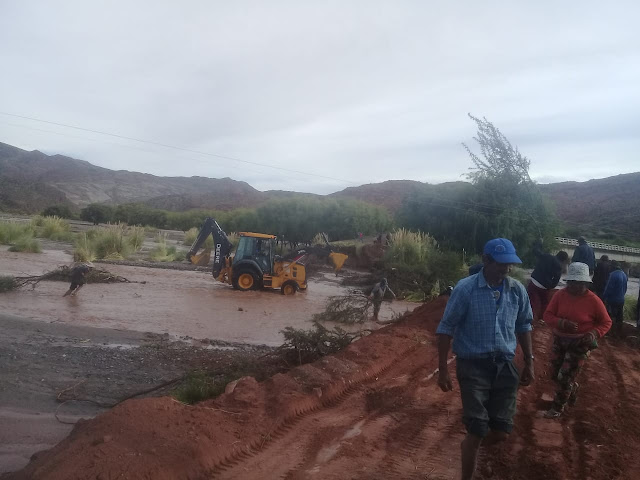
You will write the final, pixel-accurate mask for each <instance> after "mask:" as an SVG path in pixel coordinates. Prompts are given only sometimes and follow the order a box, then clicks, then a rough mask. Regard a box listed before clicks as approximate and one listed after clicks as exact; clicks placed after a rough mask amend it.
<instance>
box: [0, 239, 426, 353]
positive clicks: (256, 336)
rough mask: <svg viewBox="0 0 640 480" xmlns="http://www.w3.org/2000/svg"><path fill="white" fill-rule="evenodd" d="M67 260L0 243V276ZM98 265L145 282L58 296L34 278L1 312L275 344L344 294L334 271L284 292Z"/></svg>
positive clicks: (387, 316)
mask: <svg viewBox="0 0 640 480" xmlns="http://www.w3.org/2000/svg"><path fill="white" fill-rule="evenodd" d="M71 262H72V258H71V256H70V255H68V254H67V253H65V252H63V251H61V250H45V251H44V252H43V253H41V254H26V253H12V252H9V251H7V250H6V249H3V250H2V251H0V274H4V275H15V276H20V275H39V274H42V273H44V272H47V271H50V270H53V269H54V268H56V267H57V266H59V265H62V264H69V263H71ZM103 267H104V268H105V269H107V270H109V271H110V272H112V273H114V274H117V275H121V276H123V277H126V278H127V279H129V280H131V281H136V282H146V283H144V284H142V283H130V284H127V283H117V284H89V285H86V286H85V287H84V288H83V289H82V291H81V292H80V293H79V294H78V296H77V297H65V298H63V297H62V295H63V294H64V292H65V291H66V289H67V288H68V285H67V284H66V283H64V282H52V281H46V282H40V283H39V284H38V285H37V286H36V288H35V289H31V288H22V289H20V290H18V291H15V292H10V293H5V294H2V295H0V310H1V311H3V312H4V313H7V314H12V315H17V316H20V317H25V318H30V319H34V320H40V321H43V322H60V323H65V324H72V325H85V326H93V327H103V328H113V329H123V330H135V331H141V332H153V333H167V334H169V335H175V336H181V337H182V336H190V337H193V338H198V339H205V338H208V339H217V340H224V341H228V342H240V343H254V344H266V345H279V344H280V343H282V335H281V334H280V330H282V329H283V328H285V327H287V326H292V327H295V328H309V327H310V326H311V317H312V315H313V314H314V313H318V312H321V311H322V310H324V307H325V304H326V301H327V299H328V298H329V297H331V296H334V295H343V294H345V293H346V292H347V288H345V287H343V286H341V285H340V284H339V278H336V277H335V276H334V275H333V274H332V273H324V274H321V275H319V276H318V277H317V278H313V279H310V280H309V288H308V290H307V292H305V293H298V294H296V295H293V296H287V297H285V296H283V295H281V294H280V292H279V291H250V292H240V291H237V290H234V289H233V288H231V287H230V286H229V285H226V284H221V283H219V282H217V281H215V280H214V279H213V278H212V276H211V275H210V274H208V273H205V272H196V271H181V270H168V269H158V268H153V269H152V268H145V267H138V266H124V265H104V266H103ZM415 306H416V304H415V303H410V302H403V301H395V302H393V303H390V302H385V303H384V304H383V306H382V310H381V314H380V320H381V321H383V322H384V321H385V320H391V318H392V317H393V315H394V314H397V313H402V312H405V311H407V310H413V308H414V307H415ZM375 326H376V325H373V324H365V325H363V326H358V327H357V328H372V327H374V328H375Z"/></svg>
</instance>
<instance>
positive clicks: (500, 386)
mask: <svg viewBox="0 0 640 480" xmlns="http://www.w3.org/2000/svg"><path fill="white" fill-rule="evenodd" d="M483 252H484V254H483V255H482V261H483V268H482V270H480V272H478V273H477V274H475V275H471V276H469V277H466V278H464V279H462V280H460V281H459V282H458V284H457V285H456V287H455V288H454V289H453V292H451V297H450V298H449V301H448V303H447V307H446V309H445V312H444V315H443V317H442V320H441V321H440V324H439V325H438V329H437V330H436V334H437V337H438V354H439V366H440V367H439V376H438V386H439V387H440V389H442V391H444V392H449V391H451V390H452V389H453V384H452V382H451V377H450V375H449V371H448V366H447V365H448V364H447V362H448V356H449V348H450V346H451V342H452V340H453V351H454V353H455V354H456V356H457V359H456V374H457V378H458V384H459V386H460V396H461V398H462V410H463V413H462V415H463V416H462V421H463V423H464V425H465V427H466V429H467V436H466V437H465V439H464V440H463V441H462V444H461V453H462V455H461V457H462V480H470V479H471V478H473V475H474V472H475V469H476V462H477V457H478V450H479V448H480V444H481V443H482V441H483V439H484V438H485V437H487V435H488V434H489V431H491V433H492V435H491V440H493V441H502V440H506V439H507V438H508V436H509V434H510V433H511V431H512V429H513V417H514V415H515V413H516V399H517V393H518V386H519V385H522V386H527V385H529V384H531V382H532V381H533V380H534V366H533V353H532V345H531V329H532V326H531V322H532V321H533V313H532V311H531V304H530V302H529V296H528V295H527V290H526V289H525V287H524V285H522V284H521V283H520V282H518V281H517V280H515V279H514V278H511V277H509V272H510V271H511V267H512V265H513V264H517V263H518V264H519V263H522V261H521V260H520V258H519V257H518V255H517V254H516V249H515V247H514V246H513V243H511V241H510V240H507V239H506V238H495V239H493V240H490V241H489V242H487V243H486V245H485V247H484V251H483ZM517 343H520V346H521V347H522V352H523V354H524V369H523V370H522V372H521V373H520V372H518V369H517V368H516V366H515V365H514V362H513V360H514V357H515V355H516V345H517Z"/></svg>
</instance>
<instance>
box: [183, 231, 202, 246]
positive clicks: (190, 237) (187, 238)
mask: <svg viewBox="0 0 640 480" xmlns="http://www.w3.org/2000/svg"><path fill="white" fill-rule="evenodd" d="M199 232H200V230H198V229H197V228H196V227H193V228H190V229H189V230H187V231H186V232H184V242H182V243H183V244H184V245H189V246H191V245H193V242H195V241H196V238H198V233H199Z"/></svg>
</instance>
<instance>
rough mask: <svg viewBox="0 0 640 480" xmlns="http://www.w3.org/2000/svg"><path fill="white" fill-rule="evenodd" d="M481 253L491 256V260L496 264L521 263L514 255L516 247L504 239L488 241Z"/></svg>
mask: <svg viewBox="0 0 640 480" xmlns="http://www.w3.org/2000/svg"><path fill="white" fill-rule="evenodd" d="M483 253H484V254H485V255H491V258H493V259H494V260H495V261H496V262H498V263H522V260H520V257H518V255H516V247H514V246H513V243H511V240H507V239H506V238H494V239H493V240H489V241H488V242H487V243H486V244H485V246H484V251H483Z"/></svg>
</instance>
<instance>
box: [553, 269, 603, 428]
mask: <svg viewBox="0 0 640 480" xmlns="http://www.w3.org/2000/svg"><path fill="white" fill-rule="evenodd" d="M566 280H567V286H566V287H565V288H564V289H562V290H560V291H559V292H558V293H556V294H555V295H554V296H553V298H552V299H551V302H549V306H548V307H547V310H546V311H545V313H544V317H543V318H544V321H545V323H546V324H547V325H549V326H550V327H551V328H552V329H553V349H552V354H551V375H552V379H553V380H554V381H555V382H557V384H558V389H557V391H556V394H555V397H554V399H553V406H552V407H551V408H550V409H549V410H548V411H547V412H546V413H545V417H546V418H558V417H560V416H561V415H562V413H563V411H564V409H565V407H566V405H573V404H574V403H575V402H576V399H577V395H578V388H579V384H578V382H577V381H576V379H577V377H578V374H579V373H580V370H581V369H582V367H583V366H584V363H585V362H586V360H587V358H589V355H590V353H591V351H592V350H594V349H596V348H598V341H597V340H598V339H599V338H601V337H603V336H604V335H605V334H606V333H607V332H608V331H609V329H610V328H611V318H609V314H608V313H607V309H606V308H605V306H604V304H603V303H602V300H600V298H599V297H598V296H597V295H596V294H595V293H593V292H592V291H590V290H589V286H590V284H591V278H590V276H589V266H588V265H587V264H585V263H581V262H574V263H572V264H571V265H569V271H568V274H567V276H566Z"/></svg>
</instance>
